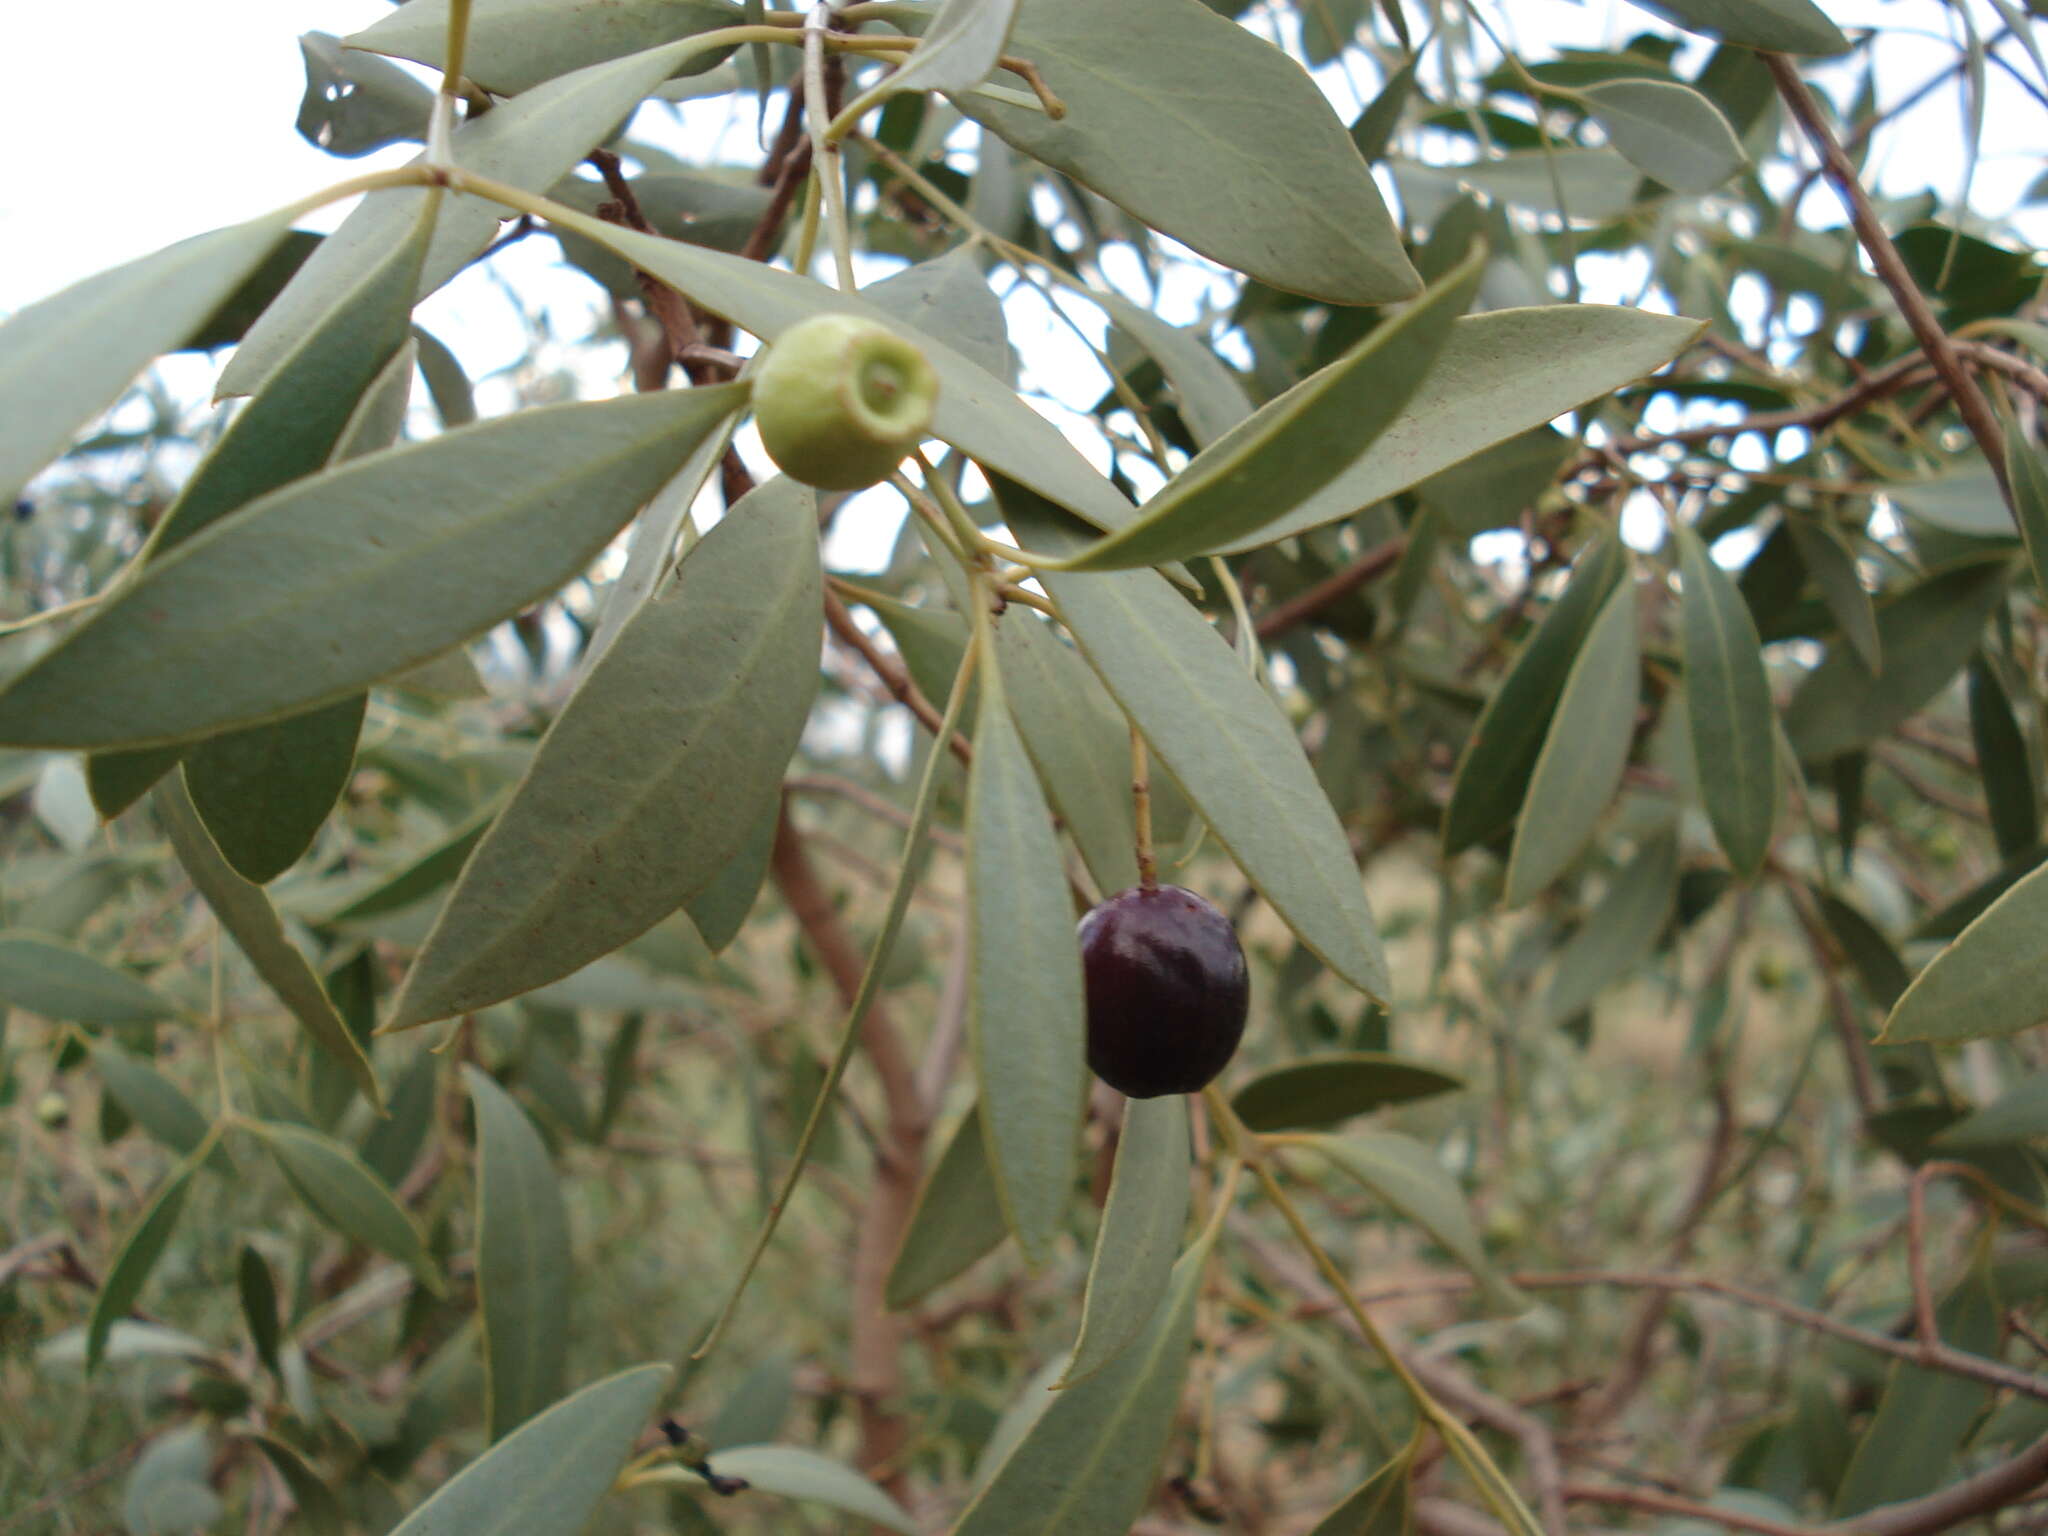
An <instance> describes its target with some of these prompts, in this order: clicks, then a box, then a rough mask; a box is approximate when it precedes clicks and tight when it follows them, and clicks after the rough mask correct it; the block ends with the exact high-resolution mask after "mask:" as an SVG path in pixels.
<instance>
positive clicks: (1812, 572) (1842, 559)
mask: <svg viewBox="0 0 2048 1536" xmlns="http://www.w3.org/2000/svg"><path fill="white" fill-rule="evenodd" d="M1785 527H1786V529H1787V530H1788V531H1789V532H1790V533H1791V536H1792V545H1793V547H1794V548H1795V549H1797V550H1798V552H1799V563H1800V564H1801V565H1803V566H1805V567H1806V573H1807V574H1808V575H1809V576H1811V577H1812V578H1813V584H1814V585H1815V586H1816V587H1818V588H1820V595H1821V601H1822V602H1824V603H1826V604H1827V609H1828V613H1829V614H1830V615H1831V616H1832V617H1833V619H1834V621H1835V624H1836V627H1837V628H1839V629H1840V630H1841V631H1842V634H1843V636H1844V637H1845V638H1846V639H1847V640H1848V642H1849V644H1850V645H1852V646H1854V647H1855V650H1856V654H1857V656H1859V657H1860V658H1861V659H1862V661H1863V665H1864V667H1865V668H1866V669H1867V670H1868V671H1870V672H1873V673H1874V672H1878V671H1881V670H1882V669H1883V666H1884V650H1883V644H1884V642H1883V641H1882V640H1881V639H1880V638H1879V636H1878V633H1877V606H1876V605H1875V604H1874V603H1872V602H1871V600H1870V593H1869V591H1868V590H1867V589H1866V588H1865V587H1864V585H1863V578H1862V577H1861V576H1859V575H1857V573H1856V556H1855V554H1854V552H1853V551H1851V549H1850V548H1849V545H1848V541H1847V540H1845V539H1844V538H1843V537H1842V534H1841V530H1840V529H1838V528H1836V527H1835V525H1834V524H1833V523H1831V522H1825V521H1822V520H1820V519H1818V518H1805V517H1787V518H1786V519H1785Z"/></svg>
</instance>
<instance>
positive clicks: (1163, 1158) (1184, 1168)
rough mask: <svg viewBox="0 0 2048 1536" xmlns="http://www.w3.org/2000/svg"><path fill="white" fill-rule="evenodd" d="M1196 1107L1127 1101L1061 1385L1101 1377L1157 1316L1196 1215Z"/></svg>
mask: <svg viewBox="0 0 2048 1536" xmlns="http://www.w3.org/2000/svg"><path fill="white" fill-rule="evenodd" d="M1189 1166H1190V1159H1189V1155H1188V1109H1187V1098H1186V1096H1185V1095H1182V1094H1177V1093H1175V1094H1168V1095H1166V1096H1165V1097H1163V1098H1157V1099H1127V1100H1125V1101H1124V1125H1123V1135H1122V1137H1121V1138H1120V1139H1119V1140H1118V1142H1117V1146H1116V1167H1115V1170H1114V1171H1113V1172H1112V1174H1111V1176H1110V1183H1109V1204H1108V1205H1107V1206H1106V1207H1105V1208H1104V1209H1103V1212H1102V1226H1101V1229H1100V1230H1099V1231H1097V1233H1096V1234H1095V1259H1094V1262H1092V1263H1091V1264H1090V1265H1089V1266H1088V1289H1087V1292H1086V1294H1085V1296H1084V1297H1083V1300H1082V1303H1081V1334H1080V1337H1079V1338H1078V1339H1077V1340H1075V1343H1074V1356H1073V1359H1072V1360H1071V1361H1070V1362H1069V1363H1068V1365H1067V1373H1066V1375H1065V1376H1063V1377H1061V1378H1060V1383H1059V1384H1060V1387H1061V1388H1062V1389H1063V1390H1064V1389H1071V1388H1072V1387H1073V1385H1074V1383H1076V1382H1078V1381H1083V1380H1085V1379H1087V1378H1088V1377H1090V1376H1093V1375H1094V1374H1095V1373H1096V1372H1097V1371H1099V1370H1101V1369H1102V1368H1103V1367H1104V1366H1106V1365H1108V1364H1109V1363H1110V1362H1111V1361H1112V1360H1114V1359H1116V1357H1117V1356H1118V1355H1120V1354H1122V1353H1123V1351H1124V1350H1125V1349H1126V1348H1128V1347H1129V1346H1130V1345H1131V1344H1132V1343H1134V1342H1135V1341H1136V1340H1137V1338H1138V1336H1139V1335H1140V1334H1142V1333H1143V1332H1144V1331H1145V1325H1146V1324H1147V1323H1149V1322H1151V1320H1152V1314H1153V1312H1154V1311H1156V1310H1157V1309H1158V1306H1159V1298H1160V1296H1161V1295H1163V1294H1164V1293H1165V1290H1166V1282H1167V1277H1168V1276H1169V1275H1170V1274H1171V1273H1172V1272H1173V1261H1174V1259H1175V1257H1176V1256H1177V1255H1178V1254H1179V1253H1180V1242H1181V1237H1182V1234H1183V1232H1184V1230H1185V1229H1186V1227H1187V1219H1188V1169H1189Z"/></svg>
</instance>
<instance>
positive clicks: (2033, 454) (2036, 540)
mask: <svg viewBox="0 0 2048 1536" xmlns="http://www.w3.org/2000/svg"><path fill="white" fill-rule="evenodd" d="M2005 478H2006V482H2007V483H2008V484H2009V485H2011V487H2012V504H2013V511H2014V513H2015V514H2016V516H2017V519H2018V522H2019V525H2020V537H2021V538H2022V539H2023V540H2025V542H2026V546H2027V561H2028V563H2029V564H2030V565H2031V566H2032V567H2033V569H2034V586H2035V587H2036V588H2037V589H2038V590H2040V591H2042V592H2048V460H2044V459H2043V458H2042V456H2041V450H2040V449H2038V448H2036V447H2035V446H2034V445H2033V444H2032V443H2030V442H2028V441H2027V434H2026V433H2025V432H2023V431H2022V430H2021V429H2020V428H2019V427H2018V426H2017V425H2016V424H2014V423H2013V422H2010V421H2008V422H2007V423H2006V424H2005Z"/></svg>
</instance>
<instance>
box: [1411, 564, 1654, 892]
mask: <svg viewBox="0 0 2048 1536" xmlns="http://www.w3.org/2000/svg"><path fill="white" fill-rule="evenodd" d="M1627 569H1628V552H1627V550H1626V549H1625V548H1624V547H1623V545H1622V543H1621V540H1620V539H1619V538H1616V537H1613V536H1611V535H1610V536H1608V537H1605V538H1602V539H1601V540H1600V541H1599V542H1598V543H1597V544H1595V545H1593V547H1592V548H1591V549H1589V550H1587V551H1586V552H1585V553H1584V554H1582V555H1580V556H1579V559H1578V563H1577V564H1576V565H1575V566H1574V567H1573V568H1572V577H1571V581H1570V583H1569V584H1568V585H1567V586H1566V587H1565V589H1564V593H1563V595H1562V596H1560V597H1559V598H1558V600H1557V601H1556V602H1555V603H1554V604H1552V605H1551V609H1550V611H1549V612H1548V613H1547V614H1545V615H1544V616H1543V622H1542V623H1541V624H1540V625H1538V626H1537V629H1536V633H1535V634H1534V635H1532V636H1531V637H1530V638H1529V641H1528V643H1527V644H1525V645H1524V646H1523V647H1522V649H1521V652H1520V653H1519V654H1518V655H1517V656H1516V657H1515V660H1514V664H1513V665H1512V666H1511V667H1509V669H1508V673H1507V676H1506V677H1504V678H1502V679H1501V682H1500V686H1499V687H1498V688H1496V689H1495V690H1494V692H1493V696H1492V697H1491V698H1490V699H1488V700H1487V701H1486V708H1485V710H1484V711H1483V712H1482V713H1481V714H1480V716H1479V723H1478V724H1477V725H1475V726H1474V727H1473V728H1472V734H1471V736H1470V737H1469V738H1467V740H1466V742H1465V751H1464V755H1463V756H1462V757H1461V758H1460V759H1459V760H1458V773H1457V777H1456V778H1455V779H1454V780H1453V782H1452V785H1451V803H1450V806H1449V808H1448V809H1447V810H1445V812H1444V834H1443V835H1444V852H1445V853H1447V854H1450V853H1460V852H1462V851H1464V850H1465V849H1467V848H1470V847H1473V846H1474V845H1475V844H1478V843H1483V842H1487V841H1489V840H1490V839H1492V838H1493V837H1494V836H1495V835H1497V834H1498V833H1501V832H1504V831H1506V830H1507V829H1508V828H1509V827H1511V826H1513V825H1514V822H1515V816H1516V813H1517V812H1519V811H1520V810H1521V808H1522V804H1523V801H1524V799H1525V798H1526V796H1527V795H1528V792H1529V776H1530V775H1531V774H1532V773H1533V772H1534V771H1535V769H1536V760H1537V758H1538V757H1539V756H1540V755H1541V753H1542V751H1543V737H1544V733H1545V732H1546V731H1548V730H1549V728H1550V721H1551V718H1552V716H1554V715H1555V714H1556V712H1557V701H1558V699H1559V698H1560V697H1561V696H1562V695H1563V693H1564V685H1565V679H1566V678H1567V677H1568V676H1570V674H1571V666H1572V661H1573V659H1574V658H1575V657H1576V656H1577V655H1578V654H1579V652H1580V650H1581V649H1582V648H1583V647H1584V645H1585V643H1586V636H1587V634H1588V633H1589V632H1590V631H1591V630H1592V628H1593V622H1594V620H1595V619H1596V618H1598V617H1599V615H1600V612H1601V610H1602V607H1603V606H1604V605H1605V603H1606V602H1607V597H1608V594H1609V593H1611V592H1612V591H1613V590H1614V585H1615V583H1616V582H1617V581H1619V580H1620V579H1621V578H1622V575H1623V573H1624V572H1625V571H1626V570H1627Z"/></svg>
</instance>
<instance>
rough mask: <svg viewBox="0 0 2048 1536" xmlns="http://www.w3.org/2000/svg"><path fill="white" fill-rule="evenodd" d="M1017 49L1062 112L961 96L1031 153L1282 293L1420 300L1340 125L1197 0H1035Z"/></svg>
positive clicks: (1248, 37) (1253, 42) (1346, 299)
mask: <svg viewBox="0 0 2048 1536" xmlns="http://www.w3.org/2000/svg"><path fill="white" fill-rule="evenodd" d="M1010 51H1011V52H1012V53H1015V54H1018V55H1020V56H1022V57H1024V58H1028V59H1030V60H1031V61H1032V62H1033V63H1034V64H1036V65H1037V66H1038V69H1039V72H1040V73H1041V74H1042V75H1043V76H1044V77H1045V82H1046V84H1047V86H1048V87H1049V88H1050V89H1051V90H1052V91H1053V93H1054V94H1055V95H1057V96H1058V97H1059V98H1060V100H1061V101H1062V102H1064V103H1065V105H1066V108H1067V112H1066V116H1065V117H1063V118H1061V119H1059V120H1057V121H1055V120H1054V119H1052V118H1051V117H1049V116H1047V115H1046V114H1045V113H1043V112H1040V111H1037V110H1035V109H1033V108H1029V107H1021V106H1011V105H1008V104H1006V103H1003V102H999V101H997V100H994V99H993V98H991V97H987V96H982V95H977V94H974V93H972V92H966V93H962V94H960V95H957V96H955V97H954V98H953V101H954V105H956V106H957V107H959V108H960V110H961V111H962V112H964V113H966V114H967V116H969V117H971V118H973V119H974V120H975V121H976V122H979V123H980V124H982V126H983V127H986V128H992V129H994V130H995V132H996V133H997V134H999V135H1001V136H1002V137H1003V138H1004V139H1006V140H1007V141H1008V142H1009V143H1011V144H1012V145H1014V146H1015V147H1016V148H1018V149H1020V150H1022V151H1023V152H1024V153H1025V154H1027V155H1029V156H1031V157H1032V158H1033V159H1036V160H1038V161H1040V162H1042V163H1044V164H1046V165H1049V166H1052V167H1053V168H1054V169H1055V170H1060V171H1064V172H1065V173H1066V174H1067V175H1069V176H1071V177H1073V178H1074V179H1075V180H1076V181H1078V182H1080V183H1081V184H1082V185H1084V186H1087V187H1091V188H1093V189H1094V190H1095V191H1097V192H1100V193H1101V194H1102V195H1103V196H1104V197H1106V198H1108V199H1109V200H1110V201H1111V202H1113V203H1115V204H1117V205H1118V206H1119V207H1122V208H1124V209H1126V210H1128V211H1129V212H1130V213H1132V214H1133V215H1135V216H1136V217H1137V218H1139V219H1142V220H1143V221H1144V222H1145V223H1147V224H1150V225H1151V226H1152V227H1153V228H1155V229H1157V230H1159V231H1161V232H1162V233H1164V234H1168V235H1171V236H1173V237H1174V238H1175V239H1176V240H1180V241H1182V242H1183V243H1185V244H1187V245H1190V246H1192V247H1193V248H1194V249H1196V250H1198V251H1200V252H1201V253H1202V254H1203V255H1205V256H1208V257H1210V258H1212V259H1213V260H1216V261H1220V262H1222V263H1223V264H1224V265H1225V266H1230V267H1235V268H1237V269H1238V270H1239V271H1241V272H1244V273H1246V274H1248V275H1250V276H1252V277H1256V278H1258V279H1259V280H1260V281H1262V282H1267V283H1271V284H1272V285H1273V286H1274V287H1276V288H1285V289H1288V290H1290V291H1292V292H1296V293H1305V294H1308V295H1310V296H1311V297H1315V298H1320V299H1326V300H1329V301H1330V302H1332V303H1337V304H1384V303H1387V302H1389V301H1391V300H1394V299H1405V298H1407V297H1409V296H1410V295H1411V294H1413V293H1414V292H1415V290H1416V287H1417V281H1416V277H1415V270H1414V268H1413V267H1411V266H1410V265H1409V264H1408V259H1407V256H1406V255H1405V254H1404V253H1403V251H1402V249H1401V242H1400V238H1399V236H1398V234H1397V233H1396V231H1395V229H1394V225H1393V221H1392V219H1390V218H1389V217H1388V215H1387V209H1386V205H1385V203H1383V202H1382V201H1381V200H1380V195H1379V189H1378V188H1377V187H1376V186H1375V185H1374V184H1373V180H1372V173H1371V172H1370V171H1369V170H1368V169H1367V168H1366V164H1365V162H1364V161H1363V160H1361V159H1360V158H1359V155H1358V151H1357V149H1356V148H1355V147H1354V146H1353V145H1352V143H1351V139H1350V136H1349V135H1348V134H1347V133H1346V132H1345V129H1344V124H1343V123H1342V122H1340V121H1339V120H1338V118H1337V117H1336V115H1335V114H1334V113H1333V112H1332V111H1331V110H1330V105H1329V103H1328V101H1326V100H1325V99H1324V97H1323V95H1322V93H1321V92H1320V91H1319V90H1317V89H1316V87H1315V85H1314V83H1313V82H1312V81H1311V80H1310V79H1309V77H1308V76H1307V75H1306V74H1305V73H1304V72H1303V71H1302V69H1301V67H1300V66H1299V65H1297V64H1296V63H1295V62H1294V61H1293V60H1291V59H1289V58H1288V57H1287V56H1286V55H1285V54H1284V53H1282V52H1281V51H1280V50H1279V49H1277V48H1275V47H1273V46H1272V45H1271V44H1270V43H1267V42H1266V41H1264V40H1263V39H1261V38H1259V37H1256V36H1254V35H1253V34H1252V33H1250V32H1248V31H1246V30H1245V29H1244V28H1242V27H1240V26H1237V25H1236V24H1235V23H1233V22H1229V21H1226V20H1224V19H1223V18H1222V17H1221V16H1218V15H1215V14H1214V13H1213V12H1211V11H1209V10H1208V9H1207V8H1206V7H1199V8H1198V7H1196V6H1193V5H1189V4H1186V3H1185V0H1117V3H1116V4H1115V5H1113V6H1105V5H1103V4H1101V3H1100V0H1031V3H1030V4H1028V5H1026V6H1024V7H1023V8H1022V10H1021V11H1020V12H1019V14H1018V17H1017V24H1016V27H1015V30H1014V31H1013V32H1012V33H1011V39H1010ZM1220 81H1228V82H1229V88H1228V89H1227V90H1219V89H1218V82H1220Z"/></svg>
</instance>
